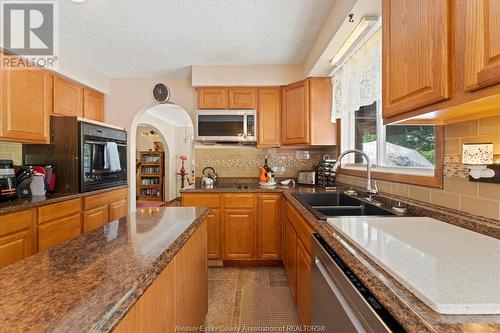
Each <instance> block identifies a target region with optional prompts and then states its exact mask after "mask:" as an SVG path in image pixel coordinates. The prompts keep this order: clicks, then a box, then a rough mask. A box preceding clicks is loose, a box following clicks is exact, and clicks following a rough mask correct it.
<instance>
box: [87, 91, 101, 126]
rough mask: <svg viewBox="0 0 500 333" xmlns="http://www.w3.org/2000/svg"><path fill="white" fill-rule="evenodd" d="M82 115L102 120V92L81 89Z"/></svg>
mask: <svg viewBox="0 0 500 333" xmlns="http://www.w3.org/2000/svg"><path fill="white" fill-rule="evenodd" d="M83 116H84V117H85V118H87V119H92V120H97V121H104V95H103V94H101V93H100V92H98V91H95V90H92V89H88V88H84V89H83Z"/></svg>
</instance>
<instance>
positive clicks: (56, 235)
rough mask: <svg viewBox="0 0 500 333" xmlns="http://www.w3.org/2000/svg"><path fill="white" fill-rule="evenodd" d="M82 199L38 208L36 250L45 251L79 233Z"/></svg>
mask: <svg viewBox="0 0 500 333" xmlns="http://www.w3.org/2000/svg"><path fill="white" fill-rule="evenodd" d="M81 210H82V199H73V200H67V201H63V202H58V203H55V204H51V205H47V206H42V207H39V208H38V251H45V250H47V249H50V248H52V247H54V246H56V245H59V244H60V243H62V242H65V241H67V240H69V239H72V238H74V237H76V236H78V235H80V234H81V225H82V215H81Z"/></svg>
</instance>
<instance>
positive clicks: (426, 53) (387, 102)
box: [382, 0, 500, 118]
mask: <svg viewBox="0 0 500 333" xmlns="http://www.w3.org/2000/svg"><path fill="white" fill-rule="evenodd" d="M472 2H474V1H472ZM382 17H383V18H384V22H383V25H382V26H383V28H382V29H383V38H382V68H383V74H382V91H383V92H382V101H383V115H384V118H385V117H390V116H394V115H399V114H401V113H404V112H407V111H411V110H414V109H417V108H421V107H424V106H428V105H431V104H433V103H436V102H439V101H443V100H446V99H448V98H449V97H450V87H451V83H450V70H449V68H450V63H451V60H450V51H449V50H450V38H451V35H452V34H451V32H450V27H451V24H450V21H451V18H450V1H449V0H419V1H415V0H383V1H382ZM499 45H500V44H499Z"/></svg>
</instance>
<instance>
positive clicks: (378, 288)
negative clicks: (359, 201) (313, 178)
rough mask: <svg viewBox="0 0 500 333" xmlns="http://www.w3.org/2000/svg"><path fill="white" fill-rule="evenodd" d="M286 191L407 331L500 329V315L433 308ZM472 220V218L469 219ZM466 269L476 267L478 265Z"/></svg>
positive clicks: (285, 194)
mask: <svg viewBox="0 0 500 333" xmlns="http://www.w3.org/2000/svg"><path fill="white" fill-rule="evenodd" d="M283 193H284V196H285V198H286V199H287V201H288V202H290V203H291V204H292V205H293V206H294V207H295V208H296V209H297V210H298V211H299V212H300V213H301V215H302V216H303V217H304V218H305V220H306V221H307V223H309V225H310V226H311V227H312V228H313V229H314V230H315V231H316V232H318V233H319V234H320V235H321V237H323V238H324V239H325V240H326V242H327V243H328V244H329V245H330V246H331V247H332V248H333V250H334V251H335V252H336V253H337V254H338V255H339V256H340V257H341V258H342V259H343V260H344V261H345V262H346V264H347V265H348V266H349V268H350V269H351V270H352V271H353V272H354V273H355V274H356V275H357V276H358V278H359V279H360V280H361V281H362V282H363V283H364V284H365V285H366V286H367V287H368V288H369V289H370V291H371V292H372V293H373V294H374V295H375V296H376V297H377V298H378V300H379V301H380V302H381V303H382V304H383V305H384V306H385V307H386V308H387V310H388V311H389V312H390V313H391V314H392V315H393V316H394V317H395V318H396V320H397V321H398V322H399V323H400V324H401V325H402V326H403V327H404V329H405V330H406V331H408V332H453V333H454V332H457V333H458V332H499V331H500V315H482V314H481V315H444V314H440V313H437V312H436V311H434V310H432V309H431V308H430V307H428V306H427V305H426V304H425V303H424V302H423V301H422V300H420V299H419V298H418V297H416V296H415V295H414V294H413V293H412V292H411V291H410V290H409V289H408V288H406V287H405V286H404V285H402V284H401V283H399V282H398V281H397V280H396V279H395V278H394V277H393V276H391V275H390V274H389V273H388V272H387V271H385V270H384V269H383V268H382V267H381V266H379V265H378V264H377V263H376V262H375V261H374V260H373V259H371V258H370V257H369V256H367V255H366V254H365V253H363V251H361V249H360V248H358V247H356V245H355V244H354V243H352V242H351V241H350V240H349V239H348V238H347V237H345V236H344V235H343V234H342V233H340V232H338V231H337V230H335V229H334V228H333V227H332V226H331V225H329V224H328V223H326V222H325V221H321V220H317V219H316V218H315V217H314V216H313V215H312V214H311V213H310V212H309V211H308V210H307V209H306V208H305V207H304V206H303V205H302V204H300V203H299V202H298V201H297V200H296V199H295V198H294V197H293V195H292V194H293V191H284V192H283ZM418 209H422V208H421V207H419V208H418ZM411 210H413V209H410V211H411ZM416 210H417V209H415V211H416ZM441 213H442V210H439V214H441ZM455 222H457V221H455ZM471 222H472V219H471V221H469V223H471ZM457 224H458V222H457ZM465 269H475V267H466V268H465ZM457 292H458V293H460V292H461V291H460V290H457Z"/></svg>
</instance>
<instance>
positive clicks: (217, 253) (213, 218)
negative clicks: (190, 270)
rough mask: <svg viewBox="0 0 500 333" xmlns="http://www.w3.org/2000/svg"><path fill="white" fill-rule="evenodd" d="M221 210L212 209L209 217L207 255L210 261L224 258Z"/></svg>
mask: <svg viewBox="0 0 500 333" xmlns="http://www.w3.org/2000/svg"><path fill="white" fill-rule="evenodd" d="M220 220H221V219H220V211H219V209H212V211H211V212H210V214H209V215H208V217H207V254H208V259H213V260H218V259H221V258H222V250H221V248H222V246H221V245H222V238H221V223H220Z"/></svg>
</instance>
